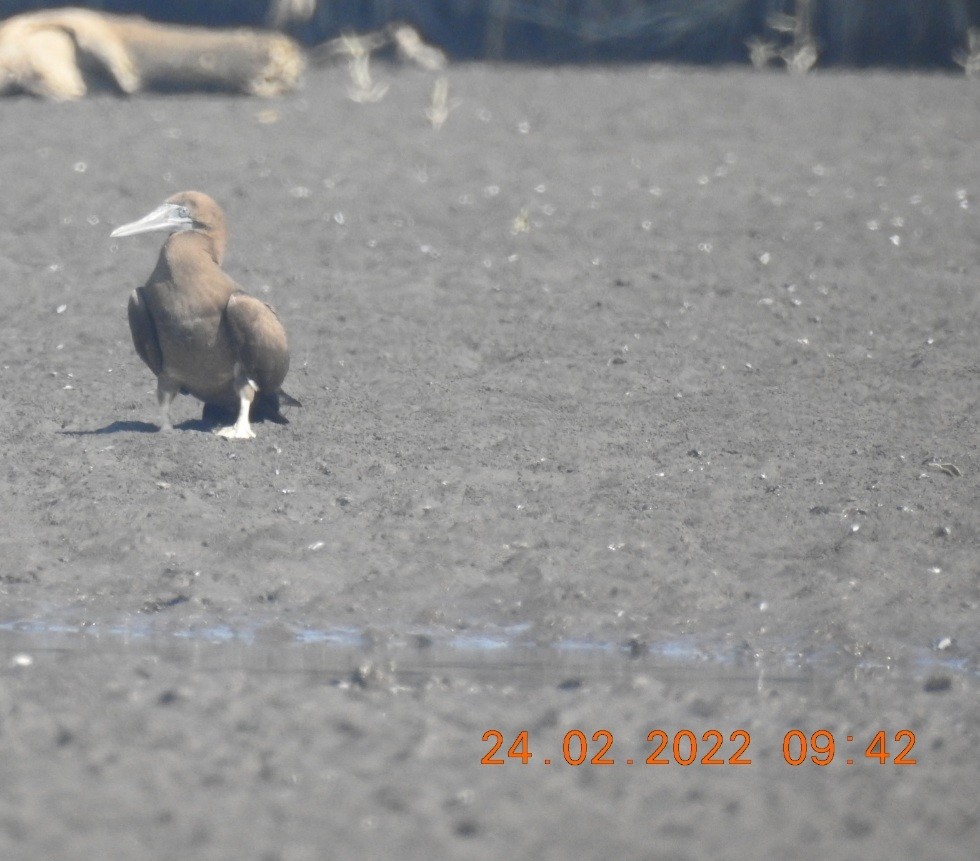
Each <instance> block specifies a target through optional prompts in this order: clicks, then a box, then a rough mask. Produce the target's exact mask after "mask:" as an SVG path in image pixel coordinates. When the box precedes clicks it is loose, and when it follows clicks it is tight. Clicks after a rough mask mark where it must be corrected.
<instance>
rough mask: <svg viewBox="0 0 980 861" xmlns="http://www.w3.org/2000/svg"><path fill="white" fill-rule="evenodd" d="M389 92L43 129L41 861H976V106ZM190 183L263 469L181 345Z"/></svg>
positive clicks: (15, 625)
mask: <svg viewBox="0 0 980 861" xmlns="http://www.w3.org/2000/svg"><path fill="white" fill-rule="evenodd" d="M374 71H375V76H376V79H377V80H379V81H384V82H387V83H389V84H390V89H389V90H388V92H387V94H386V95H385V96H384V98H383V99H382V100H381V101H380V102H378V103H375V104H356V103H354V102H352V101H351V100H349V99H348V98H347V96H346V87H347V84H348V81H347V77H346V72H345V71H344V70H342V69H336V70H318V71H314V72H313V73H312V74H311V76H310V77H309V80H308V82H307V86H306V89H305V90H304V91H303V92H302V93H300V94H298V95H297V96H295V97H291V98H288V99H284V100H281V101H276V102H260V101H256V100H249V99H243V98H222V97H213V96H172V97H171V96H150V97H146V98H141V99H139V100H132V101H125V100H121V99H117V98H114V97H110V96H103V97H97V98H94V99H91V100H88V101H85V102H82V103H78V104H71V105H51V104H46V103H41V102H37V101H33V100H30V99H12V100H7V101H4V102H3V103H2V104H0V110H2V112H3V121H2V123H0V144H2V146H0V195H2V199H3V205H2V208H3V212H4V216H5V229H4V230H3V231H0V302H2V310H3V316H4V320H5V330H6V336H5V337H6V340H5V350H4V356H3V362H2V366H0V370H2V377H0V381H2V385H3V392H4V395H3V401H2V404H3V405H2V409H0V429H2V433H3V438H4V445H3V450H2V458H3V464H2V468H3V470H4V474H5V476H6V487H7V492H6V493H5V494H4V496H3V501H2V503H0V504H2V506H3V515H4V522H5V523H6V525H7V528H6V530H5V533H4V535H3V536H2V538H0V542H2V547H0V550H2V553H3V560H4V561H3V564H2V566H0V571H2V575H0V598H2V605H0V606H2V613H0V623H6V624H5V625H4V626H3V627H2V628H0V643H2V644H3V653H2V657H3V666H4V667H5V669H4V671H3V673H2V674H0V762H2V763H3V766H4V780H3V781H2V782H0V854H2V855H3V857H4V858H37V857H45V858H52V859H55V858H91V857H101V856H105V857H126V858H130V859H133V858H147V859H154V858H161V859H162V858H172V857H177V856H191V857H215V858H225V857H227V858H231V857H257V858H262V859H306V858H311V859H312V858H321V857H325V856H326V855H329V856H331V857H365V856H366V855H368V854H372V855H377V856H378V857H430V856H431V857H458V858H480V859H482V858H496V857H500V856H502V855H505V854H506V855H511V856H514V857H520V858H524V857H534V858H556V859H558V858H569V857H599V856H606V857H620V858H656V859H687V858H691V859H694V858H702V857H704V858H732V859H741V858H746V859H747V858H757V857H760V855H765V854H768V855H771V856H774V857H800V858H827V857H835V858H861V859H868V858H894V857H930V858H951V859H952V858H972V857H973V854H974V852H975V846H976V845H977V841H978V838H980V815H978V812H977V806H976V792H977V789H978V780H977V777H976V768H975V765H976V762H977V753H976V751H977V750H978V743H980V724H978V721H977V719H976V714H977V706H978V690H980V685H978V666H980V660H978V659H980V638H978V637H977V634H976V617H977V606H978V601H980V591H978V584H980V579H978V574H980V569H978V563H977V552H976V548H977V543H978V519H980V518H978V514H977V512H978V511H980V494H978V489H977V480H976V475H977V468H978V452H977V439H978V436H977V426H976V415H977V388H978V386H977V383H978V358H977V356H978V353H977V340H976V336H977V327H978V310H980V300H978V298H977V289H976V275H975V271H976V270H977V264H978V258H980V244H978V241H977V216H976V213H977V207H978V205H980V176H978V171H977V166H976V158H975V145H976V140H977V138H978V132H980V128H978V126H980V119H978V113H977V110H976V108H977V90H976V87H975V86H974V85H973V84H972V83H971V82H969V81H965V80H962V79H959V78H956V77H942V76H907V75H885V74H869V75H845V74H840V75H838V74H821V75H815V76H811V77H806V78H791V77H788V76H784V75H779V74H772V75H758V74H753V73H750V72H747V71H742V70H738V71H733V70H723V71H714V72H703V71H689V70H679V69H662V68H657V69H652V70H651V69H648V68H630V69H622V70H618V69H603V70H594V69H561V70H538V69H528V68H520V67H506V68H498V67H488V66H480V65H474V66H459V67H452V68H450V70H449V71H448V73H447V77H448V79H449V82H450V98H451V99H458V100H459V104H458V105H457V106H456V107H455V109H454V110H453V111H452V112H451V113H450V115H449V118H448V120H447V121H446V123H445V125H444V126H443V127H442V129H441V130H438V131H437V130H435V129H433V128H432V127H431V125H430V124H429V122H428V120H427V119H426V116H425V113H424V110H425V108H426V106H427V105H428V103H429V94H430V92H431V89H432V86H433V82H434V78H433V77H432V76H430V75H426V74H424V73H422V72H417V71H414V70H407V69H402V68H395V67H390V68H389V67H377V68H375V70H374ZM185 188H197V189H200V190H202V191H206V192H208V193H209V194H211V195H212V196H214V197H215V198H216V199H217V200H218V201H219V202H220V203H221V204H222V205H223V206H224V208H225V210H226V213H227V215H228V218H229V224H230V229H231V242H230V248H229V254H228V258H227V261H226V268H227V269H228V271H229V272H230V273H231V274H232V275H233V276H234V277H235V278H236V279H237V280H238V281H239V282H240V283H241V284H242V285H243V286H244V287H246V288H247V289H249V290H250V291H251V292H253V293H255V294H256V295H260V296H262V297H263V298H264V299H266V300H267V301H269V302H271V303H272V304H273V305H275V307H276V308H277V310H278V311H279V313H280V315H281V317H282V319H283V321H284V323H285V325H286V328H287V331H288V332H289V335H290V340H291V345H292V351H293V365H292V370H291V372H290V376H289V377H288V379H287V385H286V388H287V389H288V390H289V391H290V392H291V393H292V394H294V395H295V396H296V397H298V398H299V399H300V400H301V401H302V402H303V404H304V406H303V408H302V409H298V410H293V411H291V412H290V413H289V416H290V419H291V424H290V425H288V426H285V427H279V426H275V425H270V424H263V425H259V426H257V428H256V430H257V432H258V439H257V440H255V441H254V442H253V443H249V444H235V443H230V442H227V441H224V440H221V439H218V438H216V437H214V436H213V435H212V434H211V433H210V432H209V427H208V426H207V425H205V424H204V423H203V422H201V421H200V406H199V405H198V404H197V403H195V402H193V401H191V400H190V399H188V398H182V399H179V400H178V401H177V403H176V404H175V408H174V418H175V421H176V422H177V423H178V431H177V432H175V433H173V434H167V435H164V434H158V433H156V432H155V425H154V424H153V423H154V421H155V418H156V408H155V397H154V395H153V378H152V375H151V374H150V372H149V371H148V370H147V369H146V368H145V367H144V366H142V364H141V363H140V362H139V359H138V358H137V357H136V355H135V352H134V350H133V347H132V344H131V343H130V338H129V332H128V329H127V325H126V312H125V304H126V300H127V298H128V294H129V292H130V291H131V290H132V289H133V288H134V287H135V286H137V285H138V284H140V283H142V282H143V280H144V279H145V278H146V276H147V275H148V274H149V272H150V269H151V268H152V265H153V263H154V260H155V257H156V253H157V250H158V248H159V237H155V236H146V237H134V238H131V239H125V240H110V239H109V238H108V234H109V232H110V230H111V229H112V228H113V227H114V226H116V225H118V224H121V223H123V222H126V221H129V220H132V219H133V218H135V217H137V216H139V215H142V214H143V213H145V212H147V211H149V209H151V208H152V207H153V206H155V205H156V204H157V203H159V202H160V201H161V200H163V199H164V198H165V197H167V196H168V195H170V194H172V193H174V192H175V191H179V190H182V189H185ZM491 729H493V730H498V731H499V732H500V734H501V738H502V739H503V744H502V746H501V749H500V751H499V752H498V754H497V756H499V757H502V758H503V760H504V763H505V764H504V765H502V766H501V765H481V758H484V757H485V756H487V755H488V754H489V752H490V749H491V746H492V744H493V738H494V737H493V736H492V735H491V736H488V740H487V741H484V735H485V733H487V731H488V730H491ZM658 729H660V730H663V731H664V732H665V733H666V736H667V742H668V743H667V746H666V747H665V752H664V753H663V754H662V756H661V757H660V758H666V759H667V760H668V761H670V760H671V759H673V761H672V762H671V764H669V765H656V764H651V765H647V764H646V762H645V761H646V759H647V757H649V756H651V755H652V754H654V753H655V749H656V747H657V741H656V740H657V736H656V735H654V737H653V740H651V741H648V740H647V738H648V735H649V734H650V733H651V732H652V731H655V730H658ZM522 730H527V731H528V740H529V750H530V752H531V754H532V756H531V758H530V759H529V760H528V762H527V763H526V764H523V763H522V762H521V760H520V754H521V753H522V752H524V750H525V749H524V748H523V747H521V746H520V745H518V746H517V747H515V748H514V749H513V752H514V754H515V756H512V757H508V756H507V750H508V748H510V746H511V743H512V742H513V741H514V740H515V739H516V738H517V737H518V735H519V733H520V732H521V731H522ZM599 730H606V731H608V733H609V734H610V735H609V736H606V735H601V734H600V735H598V736H595V733H597V732H598V731H599ZM681 730H690V731H691V732H692V733H693V734H694V738H695V739H696V741H697V744H698V754H697V758H696V761H695V762H693V763H692V764H691V765H689V766H686V767H685V766H682V765H680V764H678V762H677V760H678V759H685V758H687V755H688V753H689V751H688V750H687V749H686V748H685V745H686V744H688V743H689V741H690V737H689V736H686V735H683V734H682V735H681V736H680V737H678V732H679V731H681ZM792 730H799V731H800V732H801V733H803V734H804V735H805V736H806V737H808V738H809V737H811V736H812V734H813V733H814V732H816V731H817V730H827V731H829V732H830V733H832V734H833V736H834V739H835V742H836V751H835V756H834V759H833V761H832V762H831V763H830V764H829V765H827V766H819V765H816V764H814V763H813V762H812V761H810V760H807V761H806V762H804V763H803V764H801V765H799V766H795V767H794V766H791V765H788V764H787V763H786V761H785V758H784V753H783V741H784V738H785V737H786V735H787V733H790V732H791V731H792ZM575 731H579V732H581V733H583V734H584V737H585V739H586V742H587V757H586V760H585V761H584V762H583V763H582V764H581V765H578V766H573V765H569V764H567V762H566V761H565V758H566V754H567V755H568V758H570V759H572V760H573V761H574V760H575V759H577V758H578V755H579V753H578V751H577V750H576V749H575V745H576V744H578V741H579V736H577V735H576V734H575ZM740 731H744V733H746V734H747V735H748V738H749V739H750V745H749V747H748V748H747V750H746V751H745V752H743V754H741V755H739V754H738V748H739V746H740V744H741V742H742V741H744V740H745V736H743V735H741V734H739V733H740ZM879 731H882V732H883V733H884V734H885V739H886V741H887V746H886V754H887V756H886V761H885V762H884V764H880V763H879V761H878V760H877V759H875V758H873V757H868V756H866V755H865V752H866V750H867V749H868V747H869V745H871V744H872V742H873V741H874V739H875V736H876V734H877V733H878V732H879ZM904 731H910V732H912V733H914V736H915V743H914V745H913V746H912V748H911V749H910V751H909V752H908V753H907V755H906V758H907V759H915V760H916V764H915V765H907V766H902V765H896V764H895V759H896V757H897V756H898V755H899V754H900V753H901V751H902V749H903V748H905V747H906V746H907V744H908V743H909V741H910V736H906V735H904ZM570 732H571V733H572V735H567V734H568V733H570ZM714 733H717V736H716V735H715V734H714ZM733 735H734V738H733ZM896 735H898V736H899V737H898V738H897V739H896ZM848 736H850V737H852V739H853V741H850V742H849V741H847V737H848ZM610 737H611V738H612V743H611V744H610V746H609V748H608V750H607V751H606V752H605V754H603V755H600V750H601V748H602V747H603V744H604V743H605V742H607V741H609V739H610ZM678 738H679V740H678ZM719 738H720V739H721V741H720V742H719V744H720V747H719V749H718V750H717V751H716V753H715V754H714V755H713V756H708V759H709V760H713V759H718V760H720V761H721V762H722V763H723V764H720V765H712V764H701V760H702V758H703V757H705V756H706V755H707V754H709V748H710V746H711V745H712V743H713V742H714V741H716V740H717V739H719ZM566 739H567V740H568V743H569V745H570V747H569V748H568V749H567V750H565V751H563V741H565V740H566ZM825 740H826V739H825V737H824V736H818V737H817V738H816V739H815V741H816V742H817V744H818V745H819V744H821V743H822V742H824V741H825ZM675 741H676V742H677V745H678V747H677V750H676V751H675V750H674V747H673V745H674V742H675ZM795 741H798V737H797V736H791V737H790V745H791V748H790V750H789V751H788V753H787V755H789V756H790V758H794V757H795V755H796V752H797V751H795V750H794V749H793V748H792V745H793V744H794V743H795ZM876 752H880V750H879V749H878V748H872V750H871V753H876ZM810 753H811V754H814V755H817V756H818V758H820V755H819V753H817V752H815V751H810ZM593 757H596V758H597V759H596V764H592V761H591V760H592V758H593ZM739 758H742V759H750V760H751V764H749V765H737V764H734V762H733V759H739ZM545 759H550V760H551V765H544V760H545ZM603 759H610V760H613V762H614V764H613V765H601V764H598V762H599V760H603ZM627 759H632V760H633V761H634V764H633V765H632V766H629V765H627V764H626V760H627ZM847 759H852V760H853V764H852V765H847V763H846V761H847Z"/></svg>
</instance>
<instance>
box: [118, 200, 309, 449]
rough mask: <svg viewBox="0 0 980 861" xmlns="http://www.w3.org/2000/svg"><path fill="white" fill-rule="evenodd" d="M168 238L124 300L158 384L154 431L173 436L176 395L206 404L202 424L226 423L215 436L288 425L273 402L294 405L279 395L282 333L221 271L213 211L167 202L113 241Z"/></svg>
mask: <svg viewBox="0 0 980 861" xmlns="http://www.w3.org/2000/svg"><path fill="white" fill-rule="evenodd" d="M151 231H165V232H167V233H169V234H170V236H168V237H167V239H166V241H165V242H164V244H163V248H162V249H161V250H160V256H159V258H158V260H157V264H156V267H155V268H154V269H153V272H152V273H151V274H150V277H149V279H148V280H147V282H146V284H144V285H143V286H142V287H139V288H137V289H136V290H134V291H133V293H132V294H131V295H130V297H129V309H128V313H129V329H130V332H131V333H132V336H133V345H134V346H135V347H136V352H137V353H138V354H139V357H140V358H141V359H142V360H143V361H144V362H145V363H146V365H147V366H148V367H149V368H150V370H151V371H153V373H154V374H155V375H156V378H157V402H158V404H159V407H160V430H161V431H169V430H172V429H173V425H172V423H171V419H170V407H171V405H172V403H173V400H174V398H175V397H176V396H177V395H178V394H189V395H192V396H193V397H195V398H198V399H200V400H201V401H203V402H204V414H203V415H204V418H205V419H210V420H217V421H218V422H219V424H220V422H221V421H222V420H224V421H228V422H229V423H228V424H227V425H226V426H222V427H218V428H216V429H215V431H214V432H215V433H216V434H218V435H219V436H221V437H224V438H225V439H236V440H237V439H254V438H255V432H254V431H253V430H252V427H251V423H250V418H251V419H254V420H258V419H261V418H268V419H270V420H271V421H274V422H277V423H279V424H287V423H288V420H287V419H286V418H285V416H283V415H282V413H281V412H280V405H281V404H288V405H290V406H301V404H300V403H299V401H297V400H296V399H295V398H293V397H292V396H290V395H288V394H286V392H284V391H283V390H282V382H283V380H284V379H285V378H286V372H287V371H288V370H289V348H288V345H287V342H286V331H285V329H284V328H283V325H282V323H281V322H280V321H279V318H278V316H277V315H276V312H275V311H274V310H273V309H272V307H271V306H269V305H267V304H266V303H265V302H262V301H261V300H259V299H256V298H255V297H254V296H250V295H249V294H248V293H246V292H245V291H244V290H242V289H241V287H239V286H238V285H237V284H236V283H235V282H234V281H233V280H232V279H231V278H230V277H229V276H228V275H227V274H225V272H224V271H223V270H222V268H221V261H222V259H223V258H224V254H225V248H226V247H227V243H228V230H227V227H226V222H225V215H224V212H222V210H221V207H220V206H218V204H217V203H216V202H215V201H214V200H213V199H212V198H211V197H209V196H208V195H206V194H204V193H203V192H200V191H182V192H180V193H179V194H175V195H173V196H172V197H168V198H167V199H166V200H165V201H164V202H163V204H161V205H160V206H158V207H157V208H156V209H154V210H153V211H152V212H150V213H149V214H147V215H145V216H143V217H142V218H140V219H138V220H136V221H133V222H130V223H129V224H123V225H121V226H120V227H117V228H116V229H115V230H113V231H112V233H111V234H110V236H111V237H113V238H115V237H122V236H134V235H136V234H139V233H149V232H151Z"/></svg>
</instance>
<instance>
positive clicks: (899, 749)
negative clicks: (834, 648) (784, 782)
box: [480, 729, 917, 767]
mask: <svg viewBox="0 0 980 861" xmlns="http://www.w3.org/2000/svg"><path fill="white" fill-rule="evenodd" d="M646 740H647V744H648V747H645V748H643V749H642V750H640V752H639V753H638V754H636V753H634V755H633V756H627V757H625V758H622V759H620V758H618V756H619V755H618V752H616V751H614V746H615V744H616V740H615V737H614V735H613V733H612V732H610V731H609V730H608V729H597V730H595V731H594V732H592V733H591V735H590V734H589V733H587V732H584V731H582V730H580V729H570V730H568V732H566V733H565V734H564V736H563V737H562V739H561V752H560V755H559V753H558V746H557V743H555V745H554V748H555V750H554V753H553V754H552V756H550V757H548V756H542V757H541V758H540V762H541V764H542V765H551V764H552V762H554V763H556V764H558V763H562V762H564V763H565V764H566V765H573V766H579V765H597V766H609V765H682V766H688V765H710V766H724V765H730V766H740V765H752V757H751V756H750V755H749V749H750V746H751V744H752V737H751V736H750V734H749V732H748V730H744V729H736V730H733V731H732V732H731V733H729V734H728V735H727V736H726V735H725V733H723V732H721V730H717V729H708V730H704V731H703V732H701V733H697V732H694V731H693V730H690V729H679V730H676V731H674V732H667V731H666V730H662V729H653V730H650V732H648V733H647V737H646ZM483 741H484V742H486V743H487V744H488V745H489V749H488V750H487V751H486V752H485V753H484V754H483V757H482V758H481V759H480V765H506V764H507V763H508V762H510V763H519V764H520V765H529V764H530V763H531V761H532V760H533V759H534V758H535V755H534V753H533V752H532V750H531V737H530V733H529V732H528V731H527V730H526V729H525V730H521V731H520V732H518V733H517V734H516V735H515V736H514V737H513V740H510V738H509V737H506V736H505V735H504V734H503V733H502V732H500V730H496V729H488V730H487V731H486V732H485V733H483ZM508 741H509V742H510V743H509V744H508V743H507V742H508ZM556 742H557V740H556ZM893 742H894V745H893ZM914 747H915V733H914V732H912V731H911V730H908V729H902V730H899V731H898V732H896V733H895V734H894V735H893V736H892V735H890V734H889V733H887V732H885V730H878V731H877V732H875V733H874V734H873V735H871V736H870V737H865V738H863V739H860V740H858V741H855V737H854V736H853V735H847V736H844V737H843V739H842V741H841V743H840V750H838V741H837V739H836V738H835V736H834V734H833V733H832V732H831V731H830V730H826V729H818V730H816V731H815V732H812V733H810V734H809V735H808V734H807V733H805V732H803V730H799V729H791V730H790V731H789V732H787V733H786V734H785V735H784V736H783V747H782V755H783V760H784V762H786V764H788V765H791V766H794V767H795V766H800V765H805V764H808V763H812V764H813V765H819V766H826V765H830V763H831V762H833V761H834V758H835V757H837V756H838V753H841V754H842V755H843V760H844V763H845V765H854V764H855V762H860V761H864V760H867V761H870V762H876V763H878V764H879V765H887V764H888V763H891V764H892V765H916V764H917V760H916V759H915V758H914V757H913V756H912V751H913V748H914ZM855 756H857V757H859V759H855Z"/></svg>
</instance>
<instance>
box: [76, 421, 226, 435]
mask: <svg viewBox="0 0 980 861" xmlns="http://www.w3.org/2000/svg"><path fill="white" fill-rule="evenodd" d="M216 427H217V425H216V424H215V423H214V422H208V421H204V420H203V419H188V420H187V421H183V422H179V423H178V424H175V425H174V430H182V431H198V432H199V433H210V432H211V431H213V430H214V429H215V428H216ZM160 432H161V431H160V427H159V425H155V424H151V423H150V422H134V421H115V422H111V423H110V424H107V425H106V426H105V427H101V428H95V430H63V431H58V433H60V434H64V435H65V436H105V435H106V434H114V433H160Z"/></svg>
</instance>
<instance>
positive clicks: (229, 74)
mask: <svg viewBox="0 0 980 861" xmlns="http://www.w3.org/2000/svg"><path fill="white" fill-rule="evenodd" d="M303 67H304V59H303V53H302V51H301V50H300V48H299V46H297V45H296V43H295V42H293V41H292V40H291V39H289V38H288V37H286V36H283V35H282V34H279V33H265V32H260V31H255V30H208V29H204V28H198V27H176V26H170V25H167V24H157V23H154V22H151V21H147V20H145V19H143V18H138V17H130V16H117V15H104V14H102V13H99V12H93V11H91V10H86V9H72V8H68V9H55V10H51V11H46V12H36V13H30V14H26V15H18V16H16V17H14V18H11V19H9V20H8V21H5V22H3V23H2V24H0V94H6V93H12V92H27V93H32V94H34V95H37V96H42V97H44V98H50V99H55V100H59V101H65V100H70V99H78V98H81V97H82V96H84V95H85V94H86V92H87V91H88V88H89V84H90V83H91V82H92V80H93V79H95V78H97V79H108V81H109V82H110V83H111V85H113V86H115V87H118V89H119V90H121V91H122V92H123V93H128V94H131V93H136V92H139V91H140V90H147V89H164V90H172V89H181V90H188V89H191V90H219V91H223V92H237V93H245V94H248V95H255V96H265V97H269V96H277V95H280V94H282V93H285V92H288V91H289V90H292V89H295V88H296V87H297V86H298V85H299V82H300V77H301V75H302V71H303Z"/></svg>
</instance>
